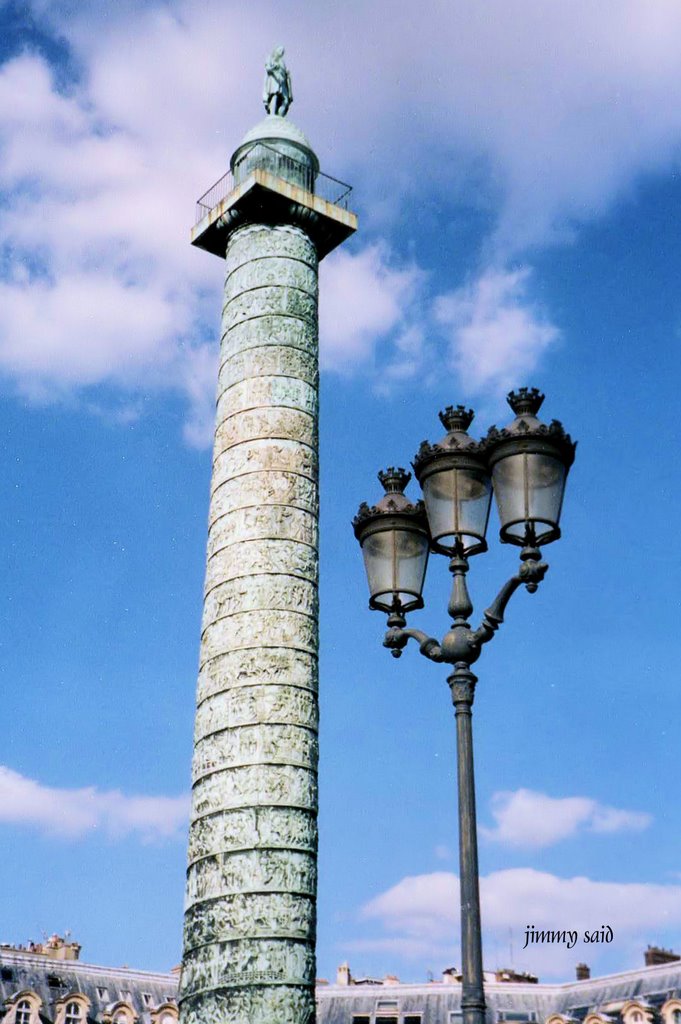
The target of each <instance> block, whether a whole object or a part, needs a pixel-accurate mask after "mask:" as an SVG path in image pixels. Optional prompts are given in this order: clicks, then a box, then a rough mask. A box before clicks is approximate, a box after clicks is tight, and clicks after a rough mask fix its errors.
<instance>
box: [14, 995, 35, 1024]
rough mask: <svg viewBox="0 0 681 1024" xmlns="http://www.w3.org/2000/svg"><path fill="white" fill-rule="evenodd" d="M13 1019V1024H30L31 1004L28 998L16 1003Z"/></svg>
mask: <svg viewBox="0 0 681 1024" xmlns="http://www.w3.org/2000/svg"><path fill="white" fill-rule="evenodd" d="M14 1020H15V1024H31V1004H30V1003H29V1001H28V999H22V1000H21V1002H20V1003H17V1012H16V1014H15V1016H14Z"/></svg>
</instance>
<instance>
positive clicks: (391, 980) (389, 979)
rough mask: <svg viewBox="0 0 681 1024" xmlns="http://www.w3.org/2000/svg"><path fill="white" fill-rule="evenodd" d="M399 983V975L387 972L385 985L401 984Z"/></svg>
mask: <svg viewBox="0 0 681 1024" xmlns="http://www.w3.org/2000/svg"><path fill="white" fill-rule="evenodd" d="M399 983H400V979H399V978H398V977H397V975H396V974H386V976H385V977H384V979H383V984H384V985H399Z"/></svg>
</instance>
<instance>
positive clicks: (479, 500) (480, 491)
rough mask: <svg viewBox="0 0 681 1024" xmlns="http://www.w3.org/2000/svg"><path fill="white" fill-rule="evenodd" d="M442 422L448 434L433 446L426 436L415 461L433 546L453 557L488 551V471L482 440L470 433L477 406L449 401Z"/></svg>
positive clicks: (442, 414)
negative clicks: (467, 405) (452, 403)
mask: <svg viewBox="0 0 681 1024" xmlns="http://www.w3.org/2000/svg"><path fill="white" fill-rule="evenodd" d="M440 421H441V423H442V425H443V426H444V427H445V429H446V430H447V434H446V436H445V437H444V438H443V439H442V440H441V441H439V442H437V443H436V444H432V445H431V444H429V443H428V442H427V441H424V442H423V444H422V445H421V447H420V448H419V451H418V454H417V455H416V457H415V459H414V463H413V465H414V472H415V473H416V476H417V479H418V481H419V483H420V484H421V487H422V489H423V500H424V502H425V506H426V515H427V516H428V525H429V527H430V534H431V537H432V548H433V551H439V552H440V553H441V554H445V555H449V556H452V555H454V554H455V553H457V552H458V553H460V554H463V555H464V556H468V555H475V554H478V553H479V552H481V551H486V550H487V542H486V540H485V533H486V532H487V520H488V519H489V509H490V503H491V500H492V483H491V480H490V476H489V470H488V468H487V464H486V461H485V459H484V457H483V456H482V455H481V450H480V444H479V443H478V442H477V441H475V440H474V439H473V438H472V437H470V436H469V434H468V433H467V430H468V427H469V426H470V425H471V423H472V421H473V411H472V409H466V408H465V406H463V405H457V406H456V407H453V406H448V407H447V408H446V409H445V410H444V411H443V412H441V413H440Z"/></svg>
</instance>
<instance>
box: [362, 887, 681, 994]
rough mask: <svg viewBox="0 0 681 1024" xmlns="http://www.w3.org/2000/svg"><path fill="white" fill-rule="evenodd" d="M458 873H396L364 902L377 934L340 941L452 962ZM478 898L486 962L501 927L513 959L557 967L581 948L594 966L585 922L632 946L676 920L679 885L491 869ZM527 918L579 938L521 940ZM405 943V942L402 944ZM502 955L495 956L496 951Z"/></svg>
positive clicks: (680, 919) (552, 970) (621, 946)
mask: <svg viewBox="0 0 681 1024" xmlns="http://www.w3.org/2000/svg"><path fill="white" fill-rule="evenodd" d="M458 885H459V882H458V878H457V876H456V875H454V874H451V873H449V872H434V873H433V874H427V875H414V876H410V877H407V878H403V879H402V880H401V881H400V882H398V883H397V885H394V886H392V888H390V889H388V890H387V891H386V892H384V893H381V894H380V895H379V896H377V897H376V898H375V899H373V900H370V901H369V902H368V903H366V904H365V905H364V906H363V907H362V908H361V911H360V917H361V918H362V919H363V920H364V921H368V922H373V923H374V924H375V925H379V926H380V927H381V928H382V929H383V930H384V932H385V934H383V935H380V936H376V937H371V938H367V939H364V938H363V939H358V940H353V941H351V942H350V943H348V948H357V949H360V948H362V947H364V948H366V949H372V950H374V951H381V950H383V951H385V952H386V953H387V954H393V953H397V952H398V951H399V952H400V955H403V956H404V957H405V959H407V960H409V959H411V960H412V961H414V960H419V959H423V958H428V957H429V958H430V961H432V962H439V963H441V964H442V965H443V966H444V965H446V964H449V963H450V962H455V961H456V958H457V957H458V950H457V949H456V948H455V945H454V942H455V936H458V934H459V909H458V908H459V889H458ZM480 898H481V913H482V920H483V928H484V931H485V936H486V939H485V948H486V957H487V960H486V965H487V966H492V963H490V960H491V958H492V956H493V955H494V956H496V954H494V953H493V951H494V949H495V943H496V942H497V941H501V942H503V944H504V948H506V945H505V944H506V942H507V941H508V934H509V929H512V931H513V934H514V936H515V953H516V966H517V967H522V968H524V969H532V970H538V971H542V972H544V973H546V974H549V975H554V976H555V975H558V976H561V975H564V974H565V972H567V971H569V970H571V969H572V967H573V966H574V962H575V959H576V958H577V957H582V956H585V955H587V954H588V956H589V963H590V964H591V965H592V966H593V967H596V966H597V965H598V961H599V958H600V957H601V955H602V954H603V953H604V949H605V948H604V947H599V946H597V945H591V944H589V945H587V944H584V943H583V941H582V936H583V934H584V931H585V930H587V929H588V930H589V931H593V930H594V929H598V928H600V927H601V926H602V925H604V924H606V925H610V926H611V927H612V929H613V932H614V934H615V940H616V942H617V948H618V953H619V954H620V956H621V954H622V953H623V952H624V951H627V952H629V951H634V950H638V951H639V953H638V955H639V956H640V950H641V949H642V948H643V946H644V944H645V942H647V941H650V937H651V935H654V936H655V937H656V939H658V940H659V938H658V937H659V936H660V935H661V934H663V933H665V932H667V931H670V930H671V931H673V930H676V931H678V929H679V927H681V886H679V885H655V884H652V883H635V882H603V881H595V880H592V879H590V878H585V877H574V878H561V877H559V876H557V875H553V874H549V873H548V872H543V871H536V870H534V869H533V868H513V869H509V870H505V871H495V872H492V873H491V874H489V875H487V876H485V877H483V878H481V880H480ZM528 926H536V927H537V928H540V929H542V928H550V929H557V930H562V929H564V928H569V929H577V930H578V932H579V935H580V940H579V942H578V944H577V946H575V947H574V949H573V950H567V948H566V947H564V946H562V947H561V946H556V945H548V946H539V945H537V946H532V945H530V946H528V948H527V949H525V950H523V949H522V946H523V944H524V933H525V929H526V928H527V927H528ZM410 944H411V947H412V948H411V949H410ZM502 959H503V957H502Z"/></svg>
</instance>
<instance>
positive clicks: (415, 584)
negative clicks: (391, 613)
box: [362, 528, 429, 608]
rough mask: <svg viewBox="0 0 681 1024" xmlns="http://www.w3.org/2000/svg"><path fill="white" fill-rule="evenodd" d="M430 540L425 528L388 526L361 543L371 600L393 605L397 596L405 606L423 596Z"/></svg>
mask: <svg viewBox="0 0 681 1024" xmlns="http://www.w3.org/2000/svg"><path fill="white" fill-rule="evenodd" d="M428 548H429V541H428V537H427V535H426V534H425V533H424V532H422V531H416V530H404V529H402V530H400V529H395V528H392V529H387V530H379V531H377V532H375V533H370V534H369V535H368V536H367V537H366V538H365V539H364V541H363V542H362V554H363V556H364V567H365V569H366V574H367V580H368V582H369V593H370V595H371V597H372V599H374V600H376V599H378V601H379V603H380V604H381V605H382V606H385V607H387V608H391V607H392V605H393V602H394V598H397V600H398V601H399V603H400V606H401V607H402V608H404V607H405V606H407V605H410V604H412V603H413V601H414V600H417V599H418V598H420V596H421V591H422V589H423V579H424V576H425V574H426V564H427V562H428Z"/></svg>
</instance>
